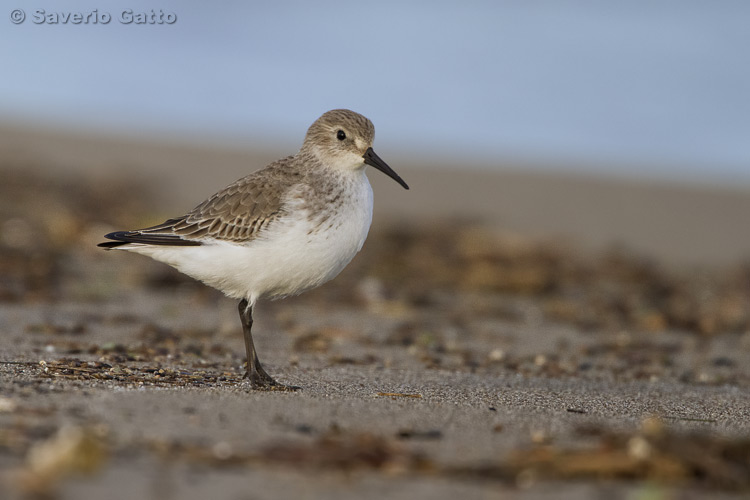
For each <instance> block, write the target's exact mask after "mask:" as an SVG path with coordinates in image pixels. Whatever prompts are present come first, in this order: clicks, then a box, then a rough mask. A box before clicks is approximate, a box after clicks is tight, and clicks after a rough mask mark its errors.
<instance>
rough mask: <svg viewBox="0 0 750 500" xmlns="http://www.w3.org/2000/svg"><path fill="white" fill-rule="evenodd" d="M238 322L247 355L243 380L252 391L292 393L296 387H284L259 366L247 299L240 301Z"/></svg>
mask: <svg viewBox="0 0 750 500" xmlns="http://www.w3.org/2000/svg"><path fill="white" fill-rule="evenodd" d="M239 311H240V321H242V333H243V334H244V335H245V353H246V354H247V364H246V368H245V375H244V377H243V378H246V379H249V380H250V386H251V387H252V388H253V389H259V390H266V391H293V390H297V389H298V387H292V386H286V385H284V384H280V383H278V382H276V381H275V380H274V379H273V378H272V377H271V376H270V375H269V374H268V373H266V371H265V370H264V369H263V366H261V364H260V360H259V359H258V354H257V352H256V351H255V345H254V344H253V334H252V333H251V330H252V328H253V306H252V304H250V303H249V302H248V301H247V299H242V300H241V301H240V304H239Z"/></svg>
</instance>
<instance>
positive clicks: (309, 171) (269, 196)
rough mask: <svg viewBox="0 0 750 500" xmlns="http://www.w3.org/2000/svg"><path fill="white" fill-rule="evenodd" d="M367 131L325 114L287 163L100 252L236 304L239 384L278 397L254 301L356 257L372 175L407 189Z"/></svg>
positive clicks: (123, 234)
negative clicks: (242, 365) (187, 280)
mask: <svg viewBox="0 0 750 500" xmlns="http://www.w3.org/2000/svg"><path fill="white" fill-rule="evenodd" d="M374 136H375V128H374V127H373V125H372V122H371V121H370V120H368V119H367V118H365V117H364V116H362V115H360V114H358V113H355V112H353V111H349V110H346V109H336V110H333V111H328V112H327V113H325V114H323V116H321V117H320V118H318V120H316V121H315V123H313V124H312V125H311V126H310V128H309V129H308V130H307V135H306V136H305V141H304V143H303V144H302V148H301V149H300V150H299V152H298V153H297V154H296V155H294V156H289V157H286V158H282V159H280V160H277V161H275V162H273V163H271V164H270V165H268V166H267V167H265V168H263V169H261V170H258V171H256V172H254V173H252V174H250V175H248V176H247V177H244V178H242V179H240V180H238V181H237V182H235V183H233V184H231V185H229V186H227V187H226V188H224V189H222V190H221V191H219V192H218V193H216V194H214V195H213V196H211V197H210V198H208V199H207V200H206V201H204V202H203V203H201V204H200V205H198V206H197V207H195V208H194V209H193V210H191V211H190V212H189V213H188V214H186V215H183V216H182V217H177V218H174V219H169V220H167V221H165V222H163V223H162V224H159V225H156V226H153V227H148V228H145V229H137V230H134V231H117V232H114V233H109V234H107V235H106V236H105V237H106V238H108V239H110V240H114V241H108V242H105V243H100V244H99V246H100V247H104V248H106V249H112V248H116V249H120V250H129V251H131V252H136V253H140V254H144V255H148V256H149V257H151V258H153V259H156V260H158V261H161V262H164V263H166V264H169V265H171V266H173V267H175V268H176V269H178V270H179V271H181V272H183V273H185V274H187V275H188V276H191V277H193V278H195V279H198V280H200V281H202V282H204V283H205V284H207V285H209V286H212V287H214V288H217V289H218V290H221V291H222V292H224V293H225V294H226V295H228V296H229V297H232V298H235V299H239V300H240V303H239V312H240V320H241V321H242V330H243V333H244V336H245V350H246V353H247V368H246V371H245V377H246V378H247V379H249V382H250V384H251V386H252V387H253V388H256V389H266V390H285V389H293V388H292V387H289V386H285V385H282V384H280V383H278V382H276V381H275V380H274V379H273V378H272V377H271V376H270V375H268V373H266V371H265V370H264V369H263V367H262V366H261V364H260V361H259V360H258V354H257V352H256V350H255V346H254V345H253V337H252V334H251V329H252V326H253V308H254V307H255V304H256V302H257V301H258V300H259V299H278V298H282V297H286V296H289V295H296V294H299V293H302V292H304V291H306V290H310V289H311V288H315V287H317V286H318V285H321V284H323V283H325V282H326V281H328V280H330V279H332V278H334V277H335V276H336V275H337V274H339V272H341V270H342V269H344V267H346V265H347V264H348V263H349V262H350V261H351V260H352V258H353V257H354V255H355V254H356V253H357V252H359V250H360V249H361V248H362V245H363V244H364V242H365V238H366V237H367V232H368V230H369V228H370V222H371V221H372V188H371V187H370V183H369V182H368V180H367V176H366V175H365V166H366V165H370V166H373V167H375V168H377V169H378V170H380V171H381V172H384V173H385V174H386V175H388V176H390V177H391V178H393V179H394V180H395V181H396V182H398V183H399V184H401V185H402V186H403V187H404V188H405V189H409V186H407V185H406V183H405V182H404V181H403V180H402V179H401V177H399V176H398V174H396V172H394V171H393V170H392V169H391V168H390V167H389V166H388V165H387V164H386V163H385V162H384V161H383V160H381V159H380V158H379V157H378V155H376V154H375V152H374V151H373V149H372V142H373V139H374Z"/></svg>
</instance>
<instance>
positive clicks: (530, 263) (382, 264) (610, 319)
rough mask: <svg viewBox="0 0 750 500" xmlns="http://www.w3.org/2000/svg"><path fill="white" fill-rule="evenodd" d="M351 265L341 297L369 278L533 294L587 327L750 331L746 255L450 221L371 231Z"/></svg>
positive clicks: (424, 296)
mask: <svg viewBox="0 0 750 500" xmlns="http://www.w3.org/2000/svg"><path fill="white" fill-rule="evenodd" d="M350 267H352V270H351V272H345V273H344V274H343V275H342V278H340V279H341V280H342V281H344V280H350V281H349V283H341V284H342V285H343V286H340V287H337V288H329V289H328V291H329V293H338V295H337V296H336V298H337V299H338V300H341V301H346V300H350V301H351V300H352V295H351V294H350V293H349V291H350V290H352V289H355V288H356V284H357V282H360V281H361V280H363V279H366V278H367V277H374V278H375V279H377V280H378V281H379V282H380V283H382V284H384V285H383V286H384V287H386V286H387V289H386V290H385V291H383V292H382V293H383V294H384V295H386V296H387V297H390V298H395V299H397V300H400V301H402V302H405V303H408V304H411V305H412V306H413V307H420V306H430V305H432V302H434V300H435V299H434V297H436V296H437V294H438V293H440V292H443V291H447V292H449V293H450V292H455V291H463V292H472V293H480V294H496V295H500V296H518V297H528V298H532V299H535V300H538V303H539V304H541V307H542V310H543V312H544V313H545V314H546V316H547V317H548V318H549V319H551V320H555V321H559V322H564V323H572V324H575V325H576V326H577V327H580V328H582V329H585V330H608V331H620V330H637V331H664V330H679V331H686V332H694V333H700V334H708V335H710V334H717V333H726V332H745V331H750V308H748V307H747V304H749V303H750V263H740V264H738V265H736V266H731V267H727V268H725V269H721V270H708V269H674V268H668V267H667V266H664V265H661V264H660V263H658V262H655V261H653V260H649V259H646V258H643V257H641V256H638V255H636V254H634V253H632V252H628V251H627V250H625V249H623V248H613V249H610V250H609V251H606V252H604V253H601V254H598V255H588V256H584V255H581V254H580V253H579V252H577V251H576V250H575V249H573V248H570V247H569V246H566V245H562V244H560V243H559V242H554V241H540V240H532V239H528V238H523V237H520V236H514V235H505V234H501V233H497V232H493V231H491V230H489V229H486V228H482V227H479V226H468V227H467V226H466V225H460V224H457V223H456V224H448V223H446V224H442V225H440V226H439V227H437V226H427V227H424V226H419V227H417V226H404V227H394V228H390V229H386V230H381V231H377V232H373V234H371V235H370V237H369V239H368V243H367V251H366V252H363V255H362V256H361V257H359V258H358V259H355V261H354V262H353V263H352V265H351V266H350ZM385 284H387V285H385ZM498 313H499V315H502V314H503V311H498Z"/></svg>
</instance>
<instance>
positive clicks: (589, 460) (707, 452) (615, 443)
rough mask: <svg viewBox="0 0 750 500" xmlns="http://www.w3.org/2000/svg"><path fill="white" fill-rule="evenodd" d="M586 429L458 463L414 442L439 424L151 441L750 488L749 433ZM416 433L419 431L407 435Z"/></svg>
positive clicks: (176, 446) (376, 465) (257, 455)
mask: <svg viewBox="0 0 750 500" xmlns="http://www.w3.org/2000/svg"><path fill="white" fill-rule="evenodd" d="M581 432H582V433H585V434H587V437H589V438H590V437H592V435H593V437H595V438H596V439H595V440H594V442H593V443H592V444H591V445H588V446H585V447H581V446H579V447H572V446H571V447H558V446H555V445H551V444H545V443H541V444H537V445H533V446H532V447H530V448H520V449H517V450H515V451H513V452H511V453H509V454H507V455H506V456H504V457H501V458H499V459H498V460H496V461H493V462H489V463H480V464H473V465H472V464H469V465H460V466H458V465H454V464H451V463H450V462H447V463H446V462H438V461H434V460H431V459H430V458H429V457H428V456H426V455H424V453H423V452H421V451H420V450H419V447H418V446H416V445H412V443H413V442H414V441H420V440H424V439H440V438H441V437H442V434H441V433H440V432H439V431H418V432H415V431H413V430H406V431H404V430H402V431H399V432H398V433H397V434H396V435H394V436H389V437H384V436H377V435H374V434H371V433H368V432H352V431H347V432H344V431H341V430H340V429H336V430H331V431H328V432H326V433H324V434H323V435H321V436H319V437H318V438H316V439H314V440H312V441H311V440H309V439H296V440H284V441H280V442H276V443H271V444H269V445H266V446H264V447H263V448H261V449H260V450H257V451H251V452H246V451H244V452H243V451H240V450H235V449H233V448H232V446H231V445H229V444H228V443H224V442H220V443H216V444H214V445H212V446H206V445H198V444H180V443H165V442H154V443H151V444H150V447H151V448H152V449H154V450H155V451H157V452H158V453H160V454H162V455H164V456H167V457H169V458H170V459H173V460H185V461H189V462H193V463H199V464H203V465H207V466H211V467H223V466H244V465H253V466H257V465H260V464H266V465H275V466H281V467H293V468H295V469H296V470H299V469H309V470H326V471H339V472H351V471H354V470H358V469H370V470H377V471H380V472H383V473H386V474H400V475H437V476H441V477H452V478H464V479H471V480H487V481H500V482H502V483H505V484H507V485H510V486H521V487H524V486H529V485H530V484H532V483H534V482H537V481H545V480H570V481H592V480H593V481H595V480H606V481H613V480H614V481H638V482H640V481H651V482H655V483H658V484H662V485H664V486H680V487H697V488H706V489H709V488H710V489H719V490H725V491H750V440H748V439H731V440H730V439H728V438H721V437H715V436H710V435H707V434H683V433H675V432H667V431H665V429H664V427H663V426H662V425H661V422H660V421H659V420H656V419H647V420H646V421H645V422H644V426H643V430H641V431H639V432H637V433H634V434H628V433H619V432H612V431H611V430H606V429H602V428H589V429H582V430H581ZM415 437H416V438H419V439H416V440H415V439H410V438H415ZM589 442H590V440H589Z"/></svg>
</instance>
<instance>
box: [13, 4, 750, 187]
mask: <svg viewBox="0 0 750 500" xmlns="http://www.w3.org/2000/svg"><path fill="white" fill-rule="evenodd" d="M15 8H21V9H23V10H24V12H25V14H26V20H25V21H24V22H23V23H22V24H17V25H16V24H13V23H12V22H11V19H10V17H11V12H12V11H13V10H14V9H15ZM39 9H44V10H45V12H47V13H50V12H82V13H86V12H89V11H91V10H93V9H97V10H98V11H99V13H102V12H107V13H109V14H110V15H111V16H112V20H111V21H110V22H109V24H106V25H102V24H88V25H72V24H67V25H63V24H57V25H51V24H46V23H45V24H35V23H34V22H33V18H34V12H35V11H37V10H39ZM127 9H132V10H134V11H136V12H138V11H146V12H150V10H151V9H155V10H156V11H157V12H158V11H159V10H160V9H161V10H163V11H165V12H172V13H174V14H175V15H176V16H177V21H176V22H175V23H174V24H171V25H141V26H136V25H123V24H121V23H120V21H119V17H120V13H121V12H122V11H124V10H127ZM0 26H1V27H2V29H0V62H1V63H2V68H3V69H2V75H3V76H2V78H0V115H1V117H0V119H2V120H5V121H9V120H13V119H17V118H18V119H23V120H27V121H28V120H32V121H41V122H52V123H56V124H59V125H64V126H65V127H67V128H71V127H72V128H84V129H91V128H93V129H96V130H98V131H104V132H106V131H108V130H111V131H114V132H116V131H123V130H124V131H129V132H132V133H137V134H141V135H143V134H149V135H157V136H158V135H159V134H167V135H168V136H171V137H183V138H186V139H188V140H189V139H192V138H196V137H200V138H203V139H204V140H220V141H228V142H241V143H243V144H244V145H245V146H246V147H248V148H252V147H254V146H263V145H264V144H258V143H259V142H264V141H273V142H275V143H277V144H279V145H283V146H285V147H296V146H297V145H299V143H300V141H301V139H302V136H303V134H304V130H305V129H306V127H307V126H308V125H309V124H310V123H311V122H312V121H313V120H314V119H315V118H317V116H318V115H320V114H321V113H322V112H323V111H326V110H328V109H331V108H336V107H348V108H351V109H354V110H355V111H359V112H361V113H363V114H365V115H367V116H368V117H370V118H371V119H372V120H373V122H375V125H376V129H377V131H378V133H377V135H378V137H377V145H378V147H379V149H380V150H383V151H385V150H399V151H408V152H409V153H410V154H412V156H417V157H418V156H419V155H420V154H425V155H426V156H429V157H435V156H441V155H445V156H446V157H448V158H452V159H458V158H461V157H468V158H469V161H467V163H471V162H472V161H473V158H480V159H483V160H484V161H485V162H486V161H487V160H497V161H498V162H502V161H503V160H505V159H514V158H520V159H527V160H529V161H540V162H548V161H550V162H552V163H555V164H566V165H568V166H570V165H571V164H573V165H575V163H576V162H579V161H581V162H583V163H586V164H588V166H589V167H588V168H593V169H599V170H598V171H601V172H605V173H606V172H609V171H611V170H612V169H614V171H616V172H621V171H622V169H623V165H625V166H628V165H630V167H628V168H632V169H633V170H634V171H636V172H638V171H641V172H642V171H658V172H659V175H660V176H662V177H675V178H678V179H679V178H681V177H684V176H693V175H695V174H700V175H703V176H704V177H705V178H707V179H711V180H719V181H734V180H738V181H741V182H745V183H748V184H750V95H749V94H750V28H749V26H750V3H747V2H743V1H723V0H722V1H717V2H705V1H689V0H674V1H646V0H642V1H628V2H598V1H597V2H595V1H570V0H567V1H566V0H555V1H553V0H549V1H515V2H511V1H506V2H462V3H461V4H460V5H458V3H457V2H431V1H417V2H403V3H402V2H340V1H338V2H316V3H313V2H302V1H300V2H265V3H263V4H258V5H255V4H253V3H252V2H242V1H239V0H237V1H225V2H215V3H211V2H205V1H197V0H190V1H163V2H157V1H155V0H148V1H137V0H133V1H119V0H118V1H112V0H107V1H101V0H99V1H83V0H54V1H49V0H47V1H43V0H39V1H37V0H34V1H30V0H17V1H13V0H11V1H9V2H4V6H3V7H2V9H0ZM460 167H461V165H458V164H457V165H456V168H460Z"/></svg>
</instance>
